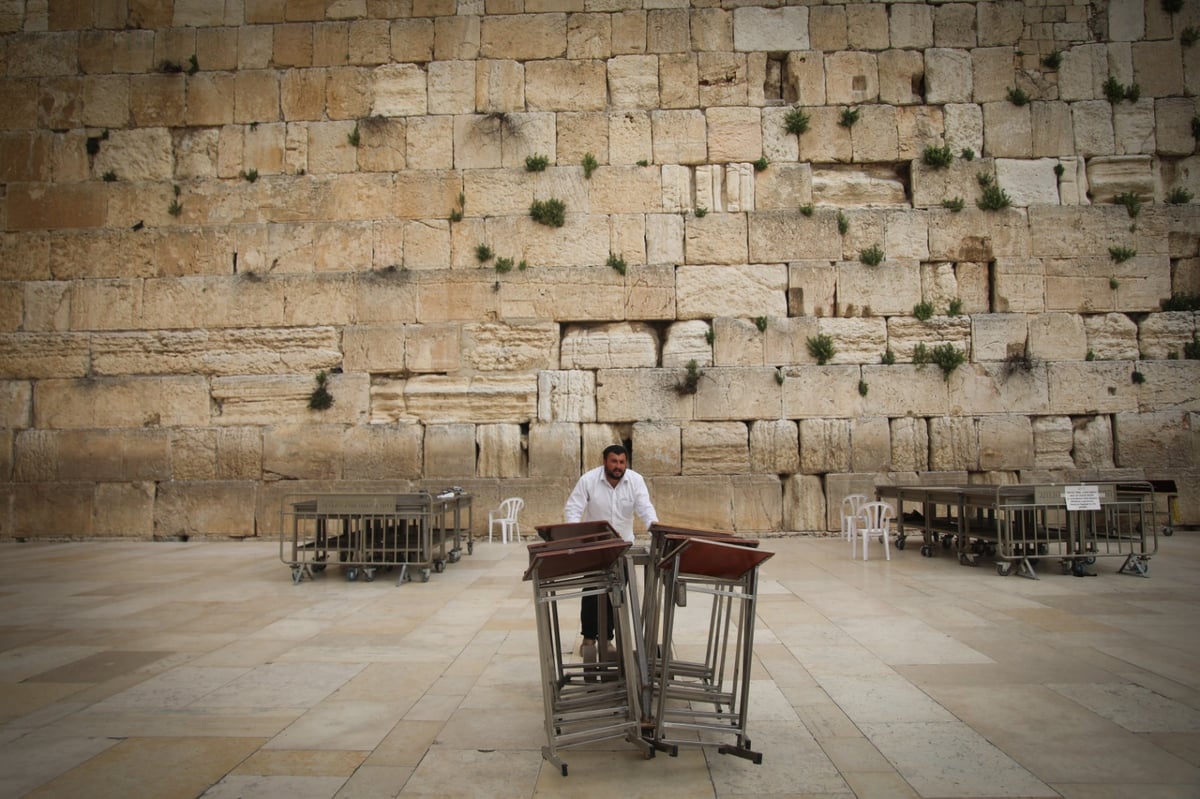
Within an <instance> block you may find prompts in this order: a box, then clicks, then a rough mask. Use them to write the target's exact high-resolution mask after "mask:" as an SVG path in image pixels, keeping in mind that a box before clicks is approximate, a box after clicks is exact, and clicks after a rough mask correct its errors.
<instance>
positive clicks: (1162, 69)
mask: <svg viewBox="0 0 1200 799" xmlns="http://www.w3.org/2000/svg"><path fill="white" fill-rule="evenodd" d="M1130 50H1131V51H1132V55H1133V80H1134V82H1135V83H1136V84H1137V86H1138V88H1139V89H1141V93H1142V96H1143V97H1173V96H1177V95H1180V94H1183V58H1182V57H1181V56H1182V53H1181V45H1180V43H1179V41H1178V39H1177V38H1168V39H1161V40H1158V41H1143V42H1134V43H1133V45H1132V46H1131V47H1130Z"/></svg>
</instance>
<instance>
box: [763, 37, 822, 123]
mask: <svg viewBox="0 0 1200 799" xmlns="http://www.w3.org/2000/svg"><path fill="white" fill-rule="evenodd" d="M783 80H784V87H785V88H784V98H783V99H785V100H788V101H794V102H796V103H798V104H799V105H802V106H820V105H824V104H825V58H824V56H823V55H822V53H821V52H820V51H818V50H804V51H795V52H790V53H788V54H787V61H786V62H785V63H784V79H783ZM793 95H794V96H793ZM764 116H765V111H764Z"/></svg>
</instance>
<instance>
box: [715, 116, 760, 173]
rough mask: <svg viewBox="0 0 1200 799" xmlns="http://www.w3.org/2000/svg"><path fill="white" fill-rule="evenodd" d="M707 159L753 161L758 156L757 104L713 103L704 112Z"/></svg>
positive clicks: (758, 126) (717, 161) (758, 121)
mask: <svg viewBox="0 0 1200 799" xmlns="http://www.w3.org/2000/svg"><path fill="white" fill-rule="evenodd" d="M705 120H706V122H707V123H708V160H709V161H710V162H712V163H718V164H719V163H728V162H730V161H745V162H752V161H757V160H758V159H759V158H760V157H762V115H761V112H760V111H759V109H757V108H738V107H722V106H718V107H714V108H709V109H708V110H707V111H706V112H705Z"/></svg>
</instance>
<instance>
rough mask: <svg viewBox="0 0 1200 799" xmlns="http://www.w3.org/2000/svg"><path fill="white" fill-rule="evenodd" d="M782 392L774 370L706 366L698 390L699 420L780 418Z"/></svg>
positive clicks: (696, 416)
mask: <svg viewBox="0 0 1200 799" xmlns="http://www.w3.org/2000/svg"><path fill="white" fill-rule="evenodd" d="M781 410H782V391H781V389H780V384H779V382H778V380H777V379H776V373H775V370H774V369H767V368H761V367H760V368H757V369H751V368H722V367H716V368H712V369H706V370H705V371H704V376H703V379H702V380H701V381H700V387H699V390H698V391H697V392H696V399H695V417H694V418H696V419H778V418H779V415H780V411H781Z"/></svg>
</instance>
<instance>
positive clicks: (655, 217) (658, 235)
mask: <svg viewBox="0 0 1200 799" xmlns="http://www.w3.org/2000/svg"><path fill="white" fill-rule="evenodd" d="M683 230H684V221H683V218H682V217H680V216H679V215H678V214H647V215H646V262H647V263H651V264H677V263H682V262H683Z"/></svg>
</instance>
